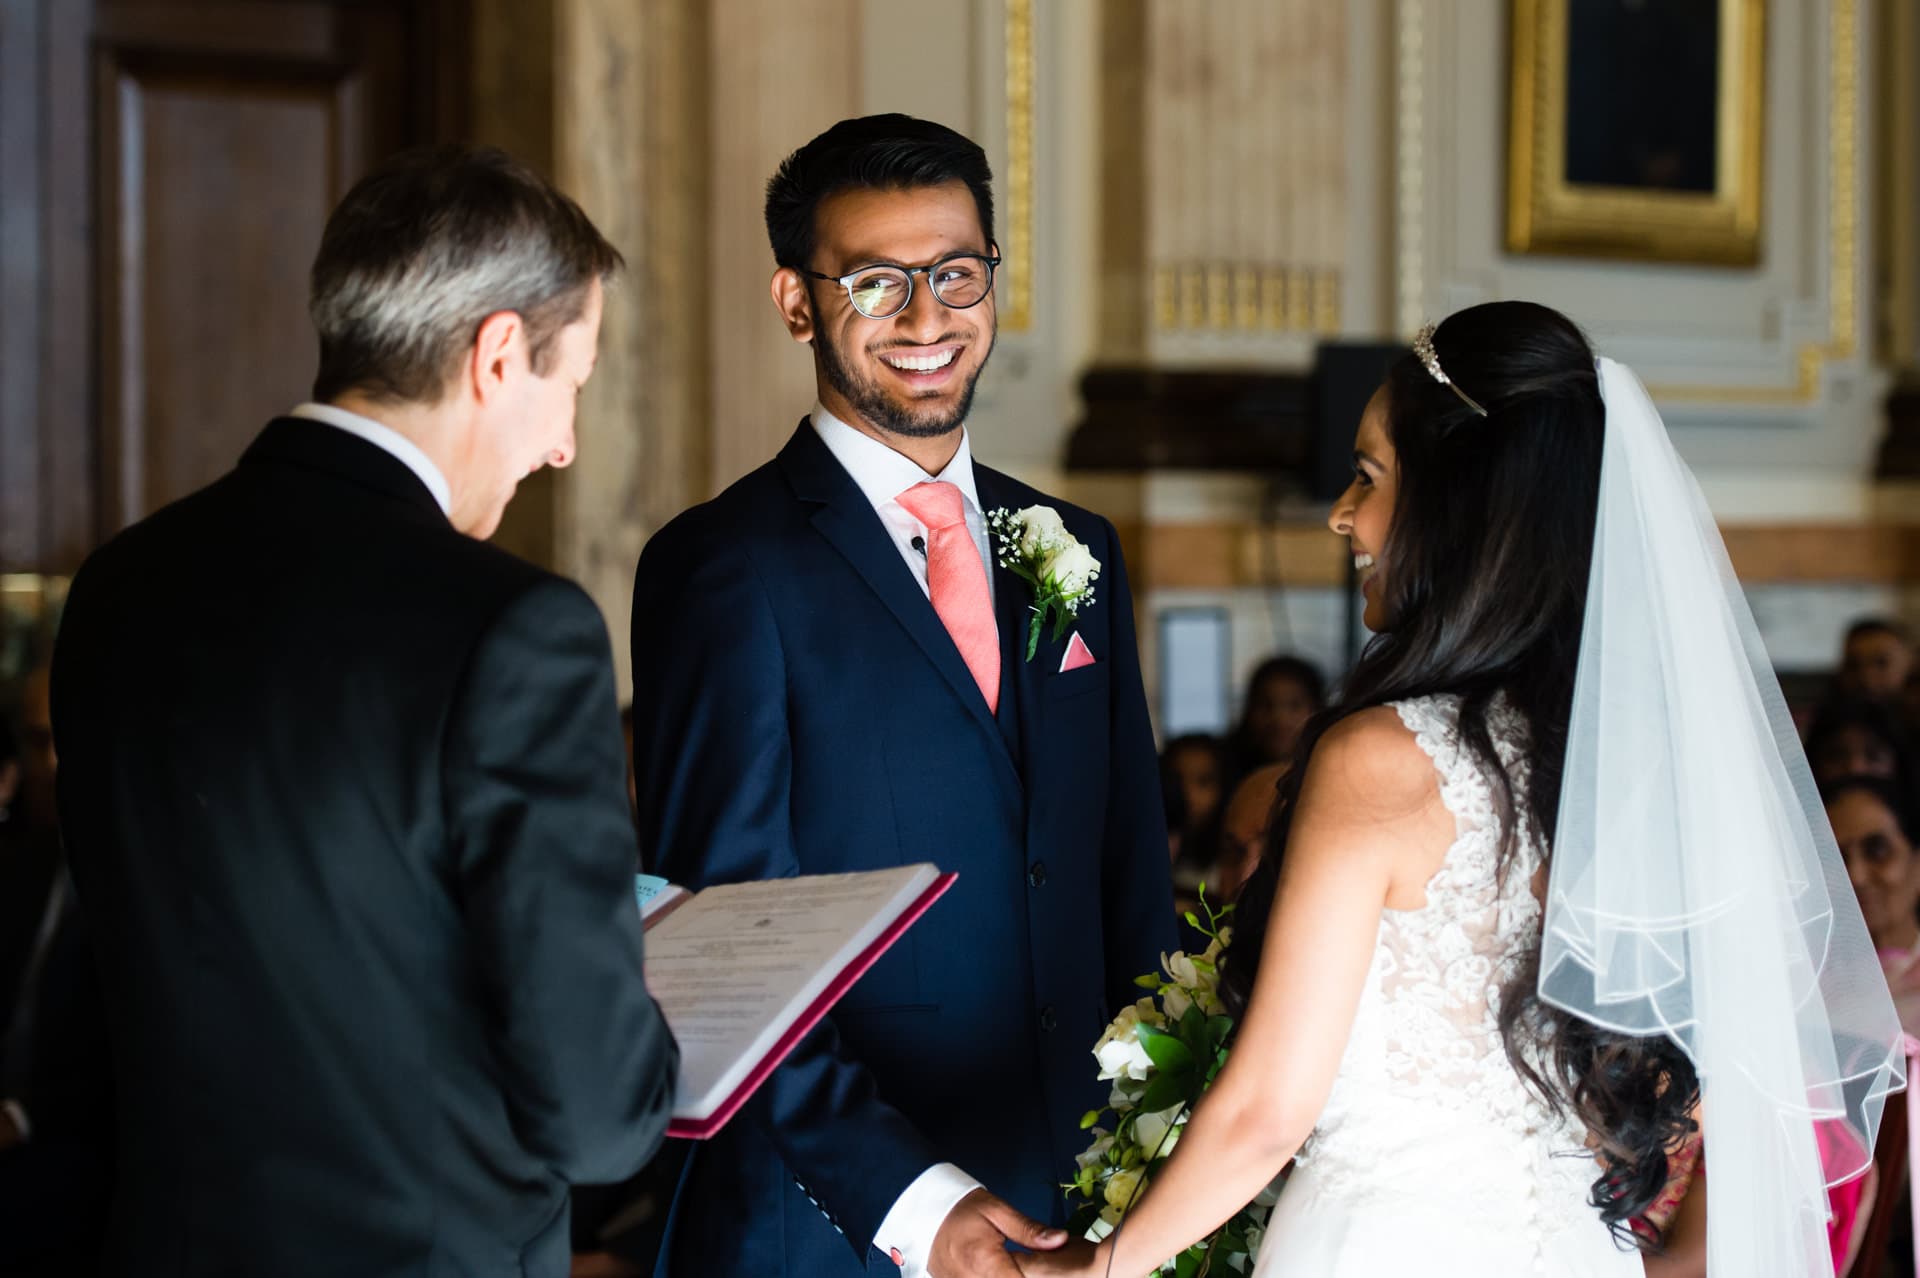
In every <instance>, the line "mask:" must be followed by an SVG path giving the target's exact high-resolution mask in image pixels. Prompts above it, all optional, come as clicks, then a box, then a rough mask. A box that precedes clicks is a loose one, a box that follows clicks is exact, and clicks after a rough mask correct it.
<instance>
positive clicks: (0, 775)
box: [0, 718, 20, 830]
mask: <svg viewBox="0 0 1920 1278" xmlns="http://www.w3.org/2000/svg"><path fill="white" fill-rule="evenodd" d="M19 793H20V739H19V738H18V737H16V736H15V735H14V733H13V725H12V724H10V723H8V722H7V721H6V720H5V719H4V718H0V830H4V829H6V828H7V822H8V821H9V820H11V819H12V817H13V801H14V798H15V796H17V795H18V794H19Z"/></svg>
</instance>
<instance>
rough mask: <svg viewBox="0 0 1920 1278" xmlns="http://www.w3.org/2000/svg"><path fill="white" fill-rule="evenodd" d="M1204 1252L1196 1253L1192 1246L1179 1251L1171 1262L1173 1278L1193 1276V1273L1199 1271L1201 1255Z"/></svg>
mask: <svg viewBox="0 0 1920 1278" xmlns="http://www.w3.org/2000/svg"><path fill="white" fill-rule="evenodd" d="M1205 1254H1206V1253H1205V1252H1199V1253H1198V1254H1196V1249H1195V1248H1192V1247H1189V1248H1187V1249H1186V1250H1185V1251H1183V1252H1181V1253H1180V1255H1179V1257H1178V1258H1177V1259H1176V1260H1175V1261H1174V1262H1173V1275H1174V1278H1195V1275H1197V1274H1198V1273H1199V1272H1200V1260H1201V1257H1202V1256H1204V1255H1205Z"/></svg>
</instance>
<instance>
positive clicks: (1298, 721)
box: [1232, 657, 1327, 776]
mask: <svg viewBox="0 0 1920 1278" xmlns="http://www.w3.org/2000/svg"><path fill="white" fill-rule="evenodd" d="M1326 692H1327V688H1326V680H1325V679H1324V678H1323V677H1321V674H1320V672H1319V671H1318V670H1317V669H1315V668H1314V667H1313V665H1312V663H1310V662H1307V661H1303V660H1302V659H1301V658H1299V657H1269V658H1268V659H1267V660H1265V661H1263V662H1261V663H1260V664H1259V665H1258V666H1256V667H1254V671H1253V677H1252V678H1250V679H1248V680H1247V699H1246V701H1245V703H1244V704H1243V705H1242V707H1241V711H1240V725H1239V726H1238V727H1237V728H1235V729H1234V730H1233V738H1232V744H1233V763H1234V770H1235V771H1236V772H1238V773H1239V774H1240V775H1242V776H1244V775H1246V774H1247V773H1249V772H1252V771H1253V770H1254V769H1255V768H1263V767H1265V766H1267V765H1268V764H1270V763H1288V762H1291V761H1292V759H1293V752H1294V749H1295V747H1297V746H1298V745H1299V744H1300V732H1301V730H1302V729H1303V728H1305V727H1306V726H1307V720H1308V719H1310V718H1312V717H1313V715H1314V712H1315V711H1317V710H1319V709H1320V708H1321V706H1323V705H1325V704H1326Z"/></svg>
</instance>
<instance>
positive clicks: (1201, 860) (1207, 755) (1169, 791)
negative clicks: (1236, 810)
mask: <svg viewBox="0 0 1920 1278" xmlns="http://www.w3.org/2000/svg"><path fill="white" fill-rule="evenodd" d="M1228 767H1229V760H1228V755H1227V743H1226V742H1225V741H1223V740H1221V739H1220V738H1219V737H1216V736H1211V735H1209V734H1207V733H1204V732H1191V733H1188V734H1187V735H1185V736H1180V737H1175V738H1174V739H1173V740H1171V741H1169V742H1167V748H1166V749H1165V750H1162V751H1161V752H1160V794H1161V797H1162V798H1163V799H1164V800H1165V802H1166V807H1167V848H1168V851H1169V853H1170V854H1171V856H1172V858H1173V864H1174V886H1175V887H1176V888H1177V887H1179V886H1180V871H1181V868H1182V867H1186V868H1188V869H1190V870H1193V871H1195V875H1194V877H1193V882H1192V883H1189V884H1188V885H1187V886H1189V887H1192V886H1194V885H1195V884H1197V883H1198V882H1199V878H1198V875H1201V874H1205V873H1206V871H1207V868H1208V867H1209V866H1211V865H1212V864H1213V857H1214V854H1215V853H1216V852H1217V851H1218V842H1219V828H1218V827H1219V822H1220V805H1221V803H1222V802H1223V801H1224V800H1225V798H1226V794H1227V787H1228V786H1229V785H1231V784H1232V779H1231V776H1230V774H1229V771H1228Z"/></svg>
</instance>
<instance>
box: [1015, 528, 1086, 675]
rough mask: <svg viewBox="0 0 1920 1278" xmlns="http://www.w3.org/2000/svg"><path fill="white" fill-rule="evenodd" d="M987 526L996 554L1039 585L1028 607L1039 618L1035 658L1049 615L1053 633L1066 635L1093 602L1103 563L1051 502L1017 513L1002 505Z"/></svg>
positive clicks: (1031, 648)
mask: <svg viewBox="0 0 1920 1278" xmlns="http://www.w3.org/2000/svg"><path fill="white" fill-rule="evenodd" d="M987 524H988V527H989V528H990V529H991V530H992V533H993V541H994V558H995V559H997V560H998V561H999V563H1000V566H1001V567H1002V568H1005V569H1007V570H1009V571H1010V572H1012V573H1013V575H1014V576H1016V577H1018V578H1020V580H1022V581H1024V582H1026V583H1027V585H1029V586H1031V587H1032V588H1033V604H1032V606H1031V607H1030V608H1029V609H1028V611H1030V612H1031V613H1032V614H1033V621H1032V623H1031V624H1029V625H1028V627H1027V660H1028V661H1032V660H1033V654H1034V653H1036V652H1038V651H1039V650H1040V631H1041V630H1042V629H1043V628H1045V626H1046V623H1047V619H1048V618H1049V617H1051V618H1052V619H1053V637H1054V638H1055V639H1056V640H1057V639H1061V638H1064V637H1065V636H1066V633H1067V627H1068V626H1069V625H1071V624H1072V622H1073V619H1074V618H1075V617H1077V616H1079V615H1080V610H1081V609H1082V608H1085V607H1087V606H1088V605H1089V604H1091V603H1092V602H1093V583H1094V582H1095V581H1096V580H1097V579H1098V578H1099V576H1100V561H1099V560H1098V559H1095V558H1094V557H1093V552H1092V551H1091V550H1088V549H1087V547H1086V544H1085V543H1084V542H1082V541H1080V540H1079V539H1078V538H1076V537H1075V536H1074V535H1073V534H1072V533H1070V532H1068V531H1067V526H1066V524H1064V523H1062V522H1061V520H1060V512H1059V511H1057V510H1055V509H1054V508H1053V507H1051V506H1028V507H1027V508H1026V509H1024V510H1013V511H1010V510H1007V509H1006V508H1005V507H999V508H997V509H995V510H994V511H993V512H992V514H990V515H988V516H987Z"/></svg>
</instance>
